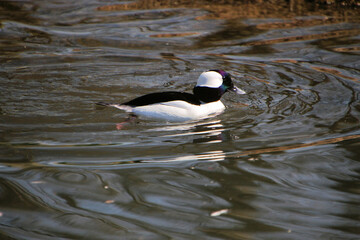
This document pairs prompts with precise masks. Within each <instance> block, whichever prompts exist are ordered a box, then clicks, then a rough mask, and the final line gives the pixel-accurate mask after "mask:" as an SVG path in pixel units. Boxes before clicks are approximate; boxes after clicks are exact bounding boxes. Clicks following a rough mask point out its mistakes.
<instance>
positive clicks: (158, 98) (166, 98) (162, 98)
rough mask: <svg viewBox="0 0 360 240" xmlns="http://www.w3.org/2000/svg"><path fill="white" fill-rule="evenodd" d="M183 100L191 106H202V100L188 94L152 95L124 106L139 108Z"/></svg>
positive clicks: (162, 93)
mask: <svg viewBox="0 0 360 240" xmlns="http://www.w3.org/2000/svg"><path fill="white" fill-rule="evenodd" d="M176 100H182V101H186V102H188V103H190V104H194V105H200V104H201V103H200V100H199V98H198V97H196V96H195V95H193V94H190V93H186V92H158V93H150V94H146V95H144V96H141V97H138V98H135V99H133V100H131V101H128V102H125V103H123V104H122V105H128V106H131V107H139V106H145V105H149V104H155V103H160V102H170V101H176Z"/></svg>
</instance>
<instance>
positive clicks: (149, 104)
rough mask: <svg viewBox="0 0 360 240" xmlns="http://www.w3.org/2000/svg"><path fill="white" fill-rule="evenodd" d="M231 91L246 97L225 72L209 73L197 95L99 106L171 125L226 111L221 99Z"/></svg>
mask: <svg viewBox="0 0 360 240" xmlns="http://www.w3.org/2000/svg"><path fill="white" fill-rule="evenodd" d="M227 91H231V92H235V93H237V94H245V92H244V91H243V90H241V89H239V88H237V87H236V86H234V84H233V82H232V80H231V77H230V74H229V73H227V72H225V71H223V70H209V71H207V72H203V73H202V74H201V75H200V77H199V79H198V81H197V84H196V86H195V87H194V89H193V94H191V93H186V92H158V93H150V94H147V95H144V96H141V97H138V98H135V99H133V100H131V101H128V102H125V103H122V104H114V103H104V102H99V103H97V104H99V105H103V106H111V107H116V108H118V109H121V110H125V111H126V112H129V113H130V114H131V115H132V116H139V117H144V118H147V119H155V120H165V121H169V122H185V121H191V120H198V119H203V118H206V117H209V116H212V115H216V114H219V113H221V112H223V111H224V109H225V106H224V104H223V103H222V102H221V101H220V98H221V96H222V95H223V94H224V93H225V92H227Z"/></svg>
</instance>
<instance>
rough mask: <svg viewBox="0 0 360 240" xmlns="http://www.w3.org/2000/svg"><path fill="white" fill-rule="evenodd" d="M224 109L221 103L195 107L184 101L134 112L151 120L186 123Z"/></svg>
mask: <svg viewBox="0 0 360 240" xmlns="http://www.w3.org/2000/svg"><path fill="white" fill-rule="evenodd" d="M224 109H225V106H224V104H223V103H222V102H220V101H217V102H211V103H206V104H201V105H193V104H190V103H188V102H184V101H171V102H164V103H157V104H151V105H146V106H140V107H135V108H133V109H132V112H133V113H134V114H136V115H138V116H140V117H144V118H149V119H158V120H165V121H169V122H185V121H190V120H196V119H202V118H206V117H208V116H210V115H216V114H219V113H221V112H223V111H224Z"/></svg>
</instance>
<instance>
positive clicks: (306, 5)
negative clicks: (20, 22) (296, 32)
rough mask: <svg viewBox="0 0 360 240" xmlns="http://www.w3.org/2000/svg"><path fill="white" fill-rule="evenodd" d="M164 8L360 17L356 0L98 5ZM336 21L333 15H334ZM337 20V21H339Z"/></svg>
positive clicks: (163, 0)
mask: <svg viewBox="0 0 360 240" xmlns="http://www.w3.org/2000/svg"><path fill="white" fill-rule="evenodd" d="M161 8H200V9H204V10H207V11H208V12H209V13H208V14H207V15H205V16H201V17H199V18H198V19H199V20H201V19H228V20H230V19H238V18H293V17H296V16H314V15H320V16H331V17H332V18H334V17H335V18H340V19H341V20H340V21H348V20H349V19H348V18H351V21H354V20H355V22H359V21H360V1H357V0H313V1H305V0H269V1H264V0H219V1H214V0H199V1H189V0H177V1H173V0H139V1H136V2H131V3H125V4H113V5H105V6H101V7H98V8H97V9H98V10H99V11H121V10H139V9H161ZM332 21H334V19H332ZM336 22H338V21H336Z"/></svg>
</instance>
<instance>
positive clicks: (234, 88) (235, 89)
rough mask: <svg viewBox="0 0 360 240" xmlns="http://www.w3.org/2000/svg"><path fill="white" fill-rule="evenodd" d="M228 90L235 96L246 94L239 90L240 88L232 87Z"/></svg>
mask: <svg viewBox="0 0 360 240" xmlns="http://www.w3.org/2000/svg"><path fill="white" fill-rule="evenodd" d="M229 90H230V91H231V92H234V93H236V94H245V93H246V92H245V91H244V90H242V89H240V88H238V87H236V86H234V87H233V88H229Z"/></svg>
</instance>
